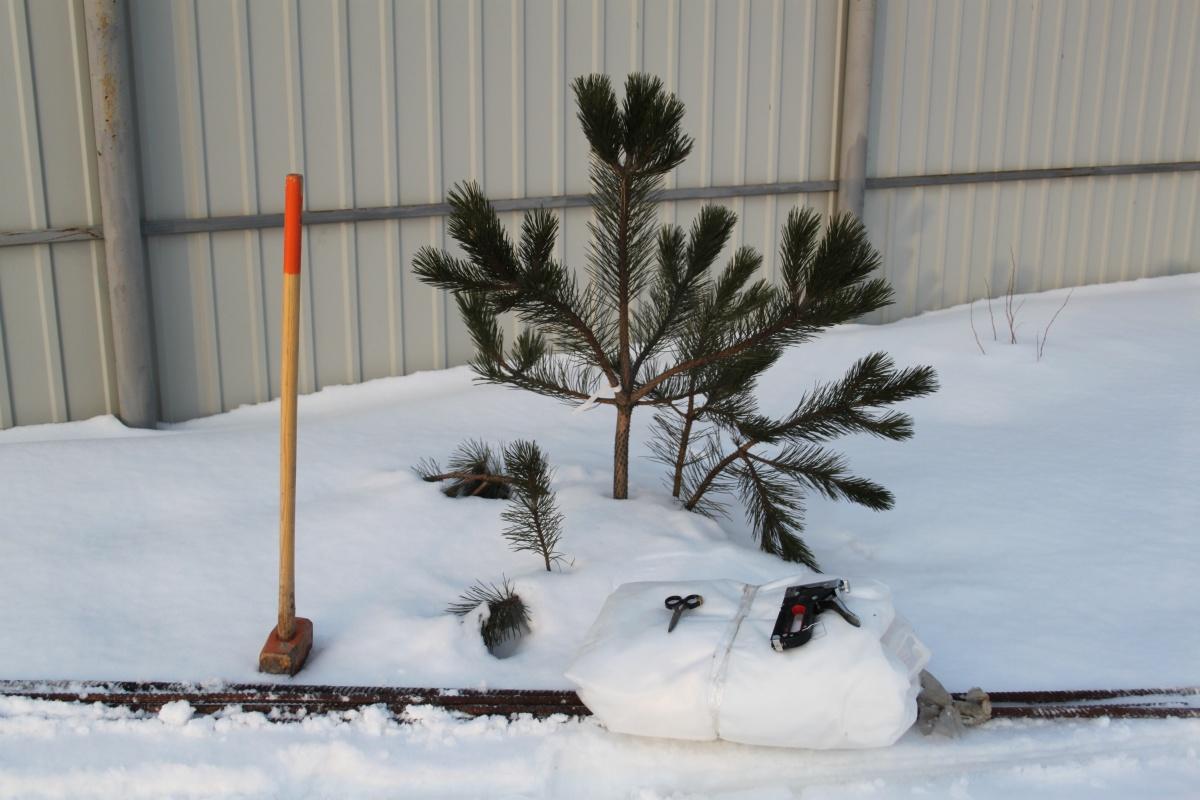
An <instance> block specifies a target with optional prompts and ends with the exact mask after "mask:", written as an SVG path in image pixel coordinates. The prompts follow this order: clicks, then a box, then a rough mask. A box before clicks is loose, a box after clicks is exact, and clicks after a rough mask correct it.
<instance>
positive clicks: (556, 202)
mask: <svg viewBox="0 0 1200 800" xmlns="http://www.w3.org/2000/svg"><path fill="white" fill-rule="evenodd" d="M835 188H837V182H836V181H825V180H821V181H792V182H788V183H757V184H748V185H745V186H702V187H697V188H684V189H665V190H664V191H662V192H661V193H660V194H659V200H661V201H664V202H667V201H676V200H719V199H722V198H729V197H759V196H765V195H778V194H817V193H820V192H832V191H833V190H834V189H835ZM591 203H592V200H591V196H590V195H586V194H560V195H544V196H539V197H517V198H512V199H508V200H493V201H492V206H493V207H494V208H495V209H496V210H497V211H528V210H530V209H534V208H583V207H586V206H590V205H591ZM449 213H450V206H449V205H448V204H447V203H420V204H416V205H407V206H377V207H373V208H342V209H335V210H332V211H305V212H304V224H305V225H328V224H334V223H344V222H377V221H379V220H394V219H423V218H427V217H444V216H446V215H447V214H449ZM281 227H283V214H246V215H241V216H230V217H208V218H205V219H163V220H147V221H146V222H144V223H142V232H143V233H144V234H145V235H146V236H170V235H174V234H180V233H214V232H217V231H242V230H252V229H256V228H281Z"/></svg>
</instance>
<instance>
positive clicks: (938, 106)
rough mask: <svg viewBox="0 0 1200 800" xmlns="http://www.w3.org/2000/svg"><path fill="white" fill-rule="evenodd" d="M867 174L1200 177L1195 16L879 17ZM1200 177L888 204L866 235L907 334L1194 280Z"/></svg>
mask: <svg viewBox="0 0 1200 800" xmlns="http://www.w3.org/2000/svg"><path fill="white" fill-rule="evenodd" d="M878 13H879V18H878V19H877V22H876V38H875V60H874V76H873V80H872V99H871V132H870V139H869V141H870V149H869V155H868V165H867V174H868V175H869V176H875V177H884V176H893V175H927V174H941V173H951V172H980V171H990V170H1013V169H1028V168H1040V167H1047V168H1048V167H1074V166H1096V165H1104V164H1146V163H1158V162H1167V161H1196V160H1200V76H1198V75H1197V73H1198V72H1200V60H1198V56H1197V53H1198V51H1200V3H1196V2H1195V0H1151V1H1149V2H1131V1H1130V0H1056V1H1055V2H1032V0H1022V1H1020V2H980V1H979V0H975V2H962V0H937V1H936V2H932V1H931V0H913V2H900V3H897V2H881V3H880V4H879V11H878ZM1198 192H1200V172H1189V173H1180V174H1174V175H1170V174H1168V175H1129V176H1111V177H1089V178H1066V179H1055V180H1037V181H1017V182H1011V183H983V184H969V185H963V186H939V187H924V188H922V187H917V188H907V189H887V190H876V191H869V192H868V193H867V200H866V210H865V213H864V217H865V221H866V223H867V225H868V227H869V228H870V229H871V231H872V233H873V235H874V236H875V239H876V244H877V246H878V247H879V248H880V250H881V252H882V254H883V260H884V264H885V269H886V271H887V273H888V277H889V279H890V280H891V281H892V283H893V285H894V286H895V288H896V293H897V297H898V302H897V303H896V305H894V306H893V307H891V308H889V309H887V311H886V312H885V315H884V316H882V318H883V319H895V318H899V317H907V316H911V315H912V314H915V313H918V312H920V311H924V310H927V309H935V308H943V307H946V306H952V305H956V304H959V303H963V302H966V301H967V300H969V299H972V298H977V297H982V296H984V295H985V283H986V285H990V286H991V287H992V291H993V293H997V292H1000V291H1002V290H1003V289H1004V288H1005V286H1006V285H1007V283H1008V278H1009V273H1010V270H1011V268H1012V267H1011V265H1012V264H1013V263H1014V262H1015V264H1016V265H1017V281H1016V286H1017V291H1019V292H1034V291H1041V290H1044V289H1052V288H1056V287H1060V286H1075V285H1079V284H1084V283H1097V282H1105V281H1118V280H1128V279H1132V278H1141V277H1150V276H1155V275H1168V274H1172V273H1175V272H1182V271H1189V270H1195V269H1197V268H1200V235H1194V234H1193V230H1194V229H1195V228H1196V226H1197V224H1198V223H1200V218H1198V215H1200V205H1197V196H1198Z"/></svg>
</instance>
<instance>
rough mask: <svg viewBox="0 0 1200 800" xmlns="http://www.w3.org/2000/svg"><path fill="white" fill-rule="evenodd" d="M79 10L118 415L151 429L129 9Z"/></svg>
mask: <svg viewBox="0 0 1200 800" xmlns="http://www.w3.org/2000/svg"><path fill="white" fill-rule="evenodd" d="M83 7H84V28H85V30H86V35H87V48H88V71H89V73H90V75H91V85H92V120H93V122H94V124H95V128H96V150H97V152H98V159H97V174H98V177H99V181H100V213H101V219H102V222H103V225H104V260H105V265H106V270H107V273H108V305H109V313H110V314H111V316H112V333H113V348H114V351H115V358H116V362H117V403H118V415H119V416H120V417H121V420H122V421H123V422H124V423H125V424H126V425H131V426H134V427H138V428H152V427H154V425H155V423H157V422H158V376H157V374H156V367H155V363H154V338H153V337H154V327H153V323H152V317H151V314H150V292H149V282H148V280H147V277H146V258H145V252H144V249H143V244H142V193H141V188H140V186H139V185H138V163H137V159H138V154H137V132H136V131H135V130H134V113H133V71H132V69H131V65H130V43H129V24H128V17H127V15H126V10H127V9H126V4H125V0H84V3H83Z"/></svg>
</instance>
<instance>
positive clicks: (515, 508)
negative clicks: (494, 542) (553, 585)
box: [500, 441, 563, 572]
mask: <svg viewBox="0 0 1200 800" xmlns="http://www.w3.org/2000/svg"><path fill="white" fill-rule="evenodd" d="M504 463H505V468H506V470H507V472H508V475H509V476H510V477H511V479H512V484H511V486H512V490H513V492H512V501H511V502H510V503H509V504H508V506H507V507H506V508H505V509H504V511H503V513H501V515H500V517H501V519H503V520H504V521H505V522H507V523H508V527H507V528H505V529H504V538H505V539H507V540H508V542H509V545H510V546H511V547H512V549H513V550H514V551H517V552H522V551H528V552H531V553H537V554H538V555H539V556H541V557H542V561H543V563H544V564H545V566H546V571H547V572H549V571H550V567H551V565H552V564H554V562H556V561H561V560H562V558H563V556H562V554H561V553H560V552H558V542H559V539H561V538H562V523H563V516H562V514H561V513H560V512H559V510H558V504H557V502H556V501H555V496H554V490H553V489H552V488H550V481H551V478H552V477H553V473H552V470H551V469H550V464H549V462H548V461H547V459H546V456H545V454H544V453H542V450H541V448H539V447H538V446H537V444H536V443H535V442H528V441H516V442H513V443H512V444H511V445H509V446H508V447H507V448H505V450H504Z"/></svg>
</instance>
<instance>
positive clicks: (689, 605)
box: [664, 594, 704, 633]
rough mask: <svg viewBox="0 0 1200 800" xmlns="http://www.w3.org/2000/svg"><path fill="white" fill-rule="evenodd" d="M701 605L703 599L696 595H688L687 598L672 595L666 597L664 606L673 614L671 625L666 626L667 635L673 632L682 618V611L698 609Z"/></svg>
mask: <svg viewBox="0 0 1200 800" xmlns="http://www.w3.org/2000/svg"><path fill="white" fill-rule="evenodd" d="M703 604H704V598H703V597H701V596H700V595H698V594H689V595H688V596H687V597H680V596H679V595H677V594H673V595H671V596H670V597H668V598H667V599H666V602H665V604H664V605H666V607H667V608H668V609H669V610H671V611H674V612H675V613H674V614H672V615H671V624H670V625H668V626H667V633H670V632H671V631H673V630H675V626H676V625H678V624H679V618H680V617H682V616H683V612H684V611H690V610H692V609H693V608H699V607H700V606H702V605H703Z"/></svg>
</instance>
